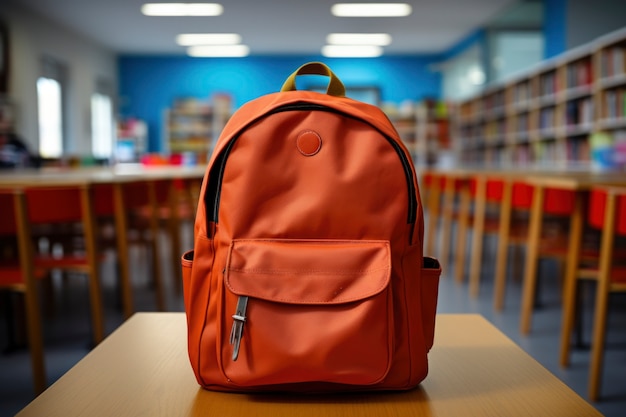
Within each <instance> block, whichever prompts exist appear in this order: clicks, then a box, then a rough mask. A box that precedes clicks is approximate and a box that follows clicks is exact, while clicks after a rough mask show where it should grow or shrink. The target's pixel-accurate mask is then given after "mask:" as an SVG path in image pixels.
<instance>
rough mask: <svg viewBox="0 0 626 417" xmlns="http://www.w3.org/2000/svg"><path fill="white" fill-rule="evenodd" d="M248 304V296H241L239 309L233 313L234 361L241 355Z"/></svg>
mask: <svg viewBox="0 0 626 417" xmlns="http://www.w3.org/2000/svg"><path fill="white" fill-rule="evenodd" d="M247 306H248V297H245V296H241V297H239V300H237V309H236V311H235V314H233V327H231V329H230V344H231V345H234V347H233V361H236V360H237V357H239V346H240V344H241V338H242V337H243V324H244V323H245V322H246V308H247Z"/></svg>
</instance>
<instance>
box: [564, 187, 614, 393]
mask: <svg viewBox="0 0 626 417" xmlns="http://www.w3.org/2000/svg"><path fill="white" fill-rule="evenodd" d="M588 223H589V225H590V226H591V227H593V228H596V229H598V230H601V234H602V238H601V243H600V253H599V263H589V262H585V260H584V259H583V262H581V265H580V267H579V268H578V271H577V274H576V278H577V281H580V280H591V281H595V282H596V300H595V312H594V320H593V336H592V343H591V363H590V373H589V398H590V399H591V400H592V401H596V400H597V399H598V397H599V394H600V386H601V379H602V368H603V360H604V346H605V337H606V321H607V315H608V311H609V295H610V294H611V293H617V292H626V250H625V249H626V248H624V247H620V246H618V245H617V243H616V242H617V240H616V235H617V236H626V187H608V186H602V187H596V188H594V189H592V190H591V192H590V195H589V211H588ZM568 285H569V287H568V288H567V291H566V297H565V306H564V309H563V325H562V328H561V358H560V361H561V365H562V366H568V365H569V361H570V339H571V335H572V330H573V326H574V318H575V317H576V316H577V314H578V313H577V311H576V310H577V309H578V307H579V306H578V303H577V301H576V300H577V295H576V292H577V282H572V283H568Z"/></svg>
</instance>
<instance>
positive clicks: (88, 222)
mask: <svg viewBox="0 0 626 417" xmlns="http://www.w3.org/2000/svg"><path fill="white" fill-rule="evenodd" d="M91 191H92V189H91V187H90V186H88V185H85V186H83V187H81V206H82V210H83V229H84V233H85V249H86V256H87V261H88V264H89V279H90V282H89V299H90V304H91V316H92V317H91V320H92V322H93V342H94V345H97V344H98V343H100V342H101V341H102V340H103V339H104V314H103V308H102V291H101V286H100V266H99V265H98V245H97V238H96V226H95V215H94V209H93V193H92V192H91Z"/></svg>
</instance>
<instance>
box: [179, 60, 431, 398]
mask: <svg viewBox="0 0 626 417" xmlns="http://www.w3.org/2000/svg"><path fill="white" fill-rule="evenodd" d="M303 74H320V75H325V76H328V77H329V84H328V88H327V94H323V93H318V92H311V91H297V90H296V85H295V79H296V76H297V75H303ZM344 95H345V88H344V86H343V84H342V83H341V81H340V80H339V79H338V78H337V77H336V76H335V74H334V73H332V71H331V70H330V69H329V68H328V67H327V66H326V65H324V64H321V63H317V62H314V63H309V64H305V65H303V66H302V67H300V68H299V69H298V70H297V71H296V72H294V73H293V74H292V75H291V76H290V77H289V78H288V79H287V81H286V82H285V84H284V85H283V87H282V90H281V92H279V93H274V94H269V95H266V96H263V97H260V98H258V99H256V100H253V101H251V102H249V103H247V104H245V105H244V106H242V107H241V108H240V109H239V110H238V111H236V112H235V113H234V114H233V115H232V117H231V119H230V120H229V122H228V123H227V125H226V126H225V128H224V130H223V132H222V134H221V135H220V138H219V140H218V142H217V145H216V148H215V150H214V151H213V154H212V157H211V160H210V162H209V165H208V167H207V170H206V174H205V177H204V182H203V185H202V189H201V196H200V201H199V204H198V211H197V214H196V220H195V238H194V251H189V252H187V253H185V254H184V255H183V257H182V270H183V280H184V300H185V309H186V313H187V325H188V350H189V359H190V361H191V366H192V368H193V370H194V372H195V375H196V378H197V380H198V383H199V384H200V385H201V386H203V387H205V388H207V389H213V390H220V391H267V390H272V391H311V392H324V391H355V390H399V389H409V388H412V387H415V386H416V385H418V384H419V383H420V382H421V381H422V380H423V379H424V378H425V377H426V374H427V373H428V361H427V353H428V351H429V350H430V348H431V346H432V344H433V336H434V325H435V310H436V306H437V290H438V284H439V275H440V273H441V269H440V268H439V264H438V262H437V261H436V260H435V259H432V258H423V255H422V246H423V243H422V241H423V223H424V222H423V217H422V216H423V213H422V204H421V201H420V195H419V192H418V184H417V181H416V175H415V169H414V166H413V163H412V160H411V157H410V155H409V153H408V151H407V149H406V148H405V146H404V145H403V144H402V142H401V140H400V139H399V138H398V134H397V132H396V131H395V129H394V127H393V126H392V124H391V123H390V121H389V120H388V118H387V117H386V116H385V114H384V113H383V112H382V111H381V110H380V109H378V108H377V107H375V106H372V105H369V104H365V103H361V102H358V101H355V100H352V99H350V98H347V97H344Z"/></svg>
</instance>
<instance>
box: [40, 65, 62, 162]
mask: <svg viewBox="0 0 626 417" xmlns="http://www.w3.org/2000/svg"><path fill="white" fill-rule="evenodd" d="M37 101H38V110H39V111H38V113H39V154H40V155H41V156H42V157H44V158H58V157H60V156H61V155H62V154H63V122H62V120H63V111H62V104H61V103H62V97H61V83H59V81H58V80H55V79H53V78H47V77H40V78H39V79H38V80H37Z"/></svg>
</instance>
